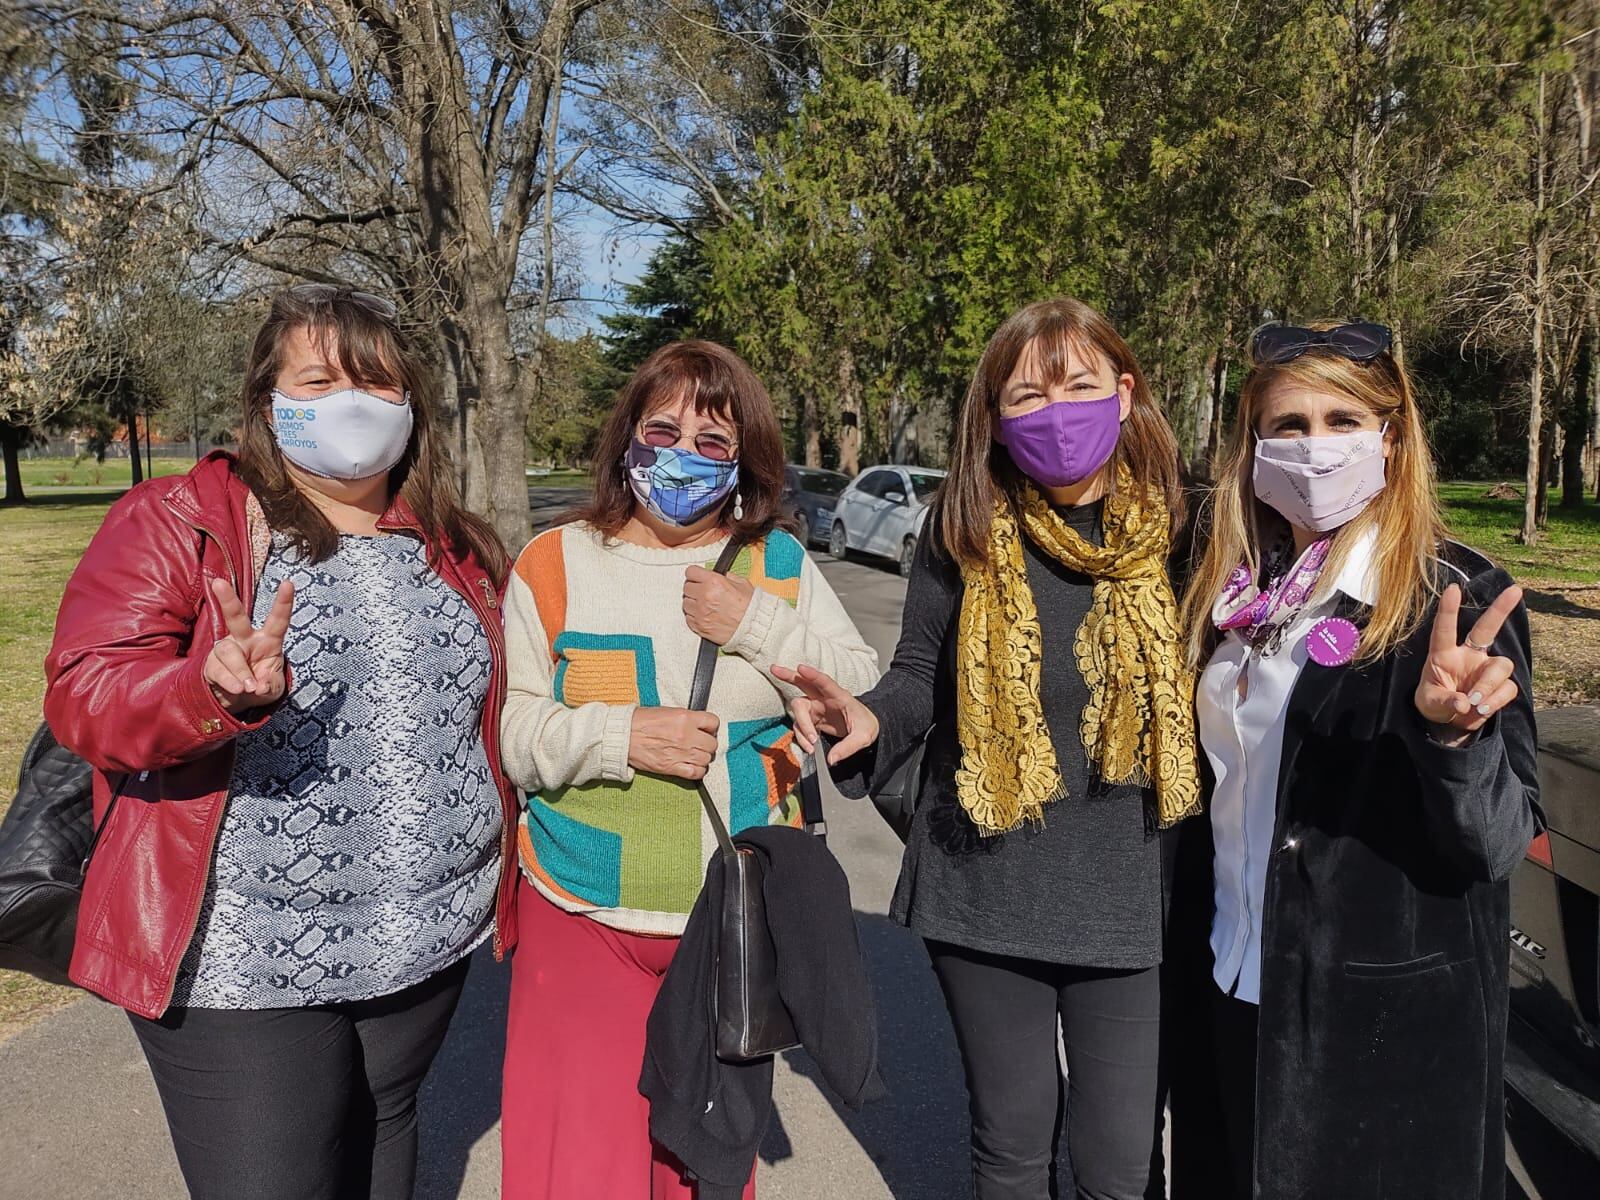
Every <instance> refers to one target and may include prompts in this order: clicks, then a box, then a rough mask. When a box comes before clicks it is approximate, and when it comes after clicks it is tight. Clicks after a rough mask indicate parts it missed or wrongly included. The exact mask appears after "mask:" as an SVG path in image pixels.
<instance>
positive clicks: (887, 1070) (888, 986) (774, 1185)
mask: <svg viewBox="0 0 1600 1200" xmlns="http://www.w3.org/2000/svg"><path fill="white" fill-rule="evenodd" d="M532 499H533V500H534V507H535V519H536V520H538V519H540V518H541V517H546V518H547V516H548V514H549V513H550V512H552V511H554V510H555V509H559V508H561V507H565V506H566V505H567V504H569V503H571V502H572V500H573V499H574V496H573V495H572V494H571V493H568V492H566V491H565V490H564V489H534V491H533V494H532ZM822 568H823V571H824V572H825V573H826V574H827V576H828V577H829V579H830V580H831V581H832V582H833V584H834V586H835V587H836V588H837V589H838V591H839V593H840V595H841V596H842V597H843V598H844V602H845V604H846V606H847V607H848V608H849V610H850V612H851V614H852V615H853V616H854V617H855V619H856V621H857V623H858V624H859V626H860V628H861V630H862V632H863V633H864V634H865V635H866V636H867V638H868V639H869V640H870V641H871V642H872V643H873V645H875V646H876V647H877V648H878V651H879V653H880V654H881V655H882V656H883V659H884V661H885V663H887V661H888V658H889V655H890V652H891V651H892V649H893V645H894V639H895V637H896V636H897V633H898V627H899V618H900V602H901V599H902V597H903V595H904V590H905V589H904V585H903V583H902V582H901V581H900V580H899V579H898V578H897V577H896V576H895V575H894V574H893V573H892V572H891V571H889V570H885V569H880V568H877V567H874V566H870V565H866V564H862V563H855V562H851V563H838V562H833V561H832V560H829V559H827V558H826V557H825V556H824V557H823V558H822ZM828 820H829V832H830V840H831V842H832V844H833V847H834V850H835V851H836V853H837V854H838V856H839V858H840V860H841V861H842V862H843V864H844V866H845V870H846V872H847V873H848V875H849V877H850V884H851V890H852V894H853V897H854V901H855V906H856V908H857V910H858V912H859V914H860V917H859V923H860V929H861V938H862V944H863V946H864V947H865V949H866V952H867V955H868V958H869V960H870V964H871V969H872V975H873V982H874V985H875V989H876V994H877V1000H878V1006H879V1013H878V1015H879V1030H880V1041H881V1046H882V1056H883V1072H884V1075H885V1078H886V1079H887V1081H888V1083H889V1086H890V1089H891V1092H892V1099H890V1100H887V1101H884V1102H882V1103H880V1104H877V1105H874V1106H871V1107H869V1109H868V1110H867V1111H866V1112H864V1113H861V1114H859V1115H853V1114H848V1113H845V1112H843V1111H842V1109H841V1107H840V1106H839V1105H837V1104H836V1102H835V1101H834V1100H833V1099H832V1098H831V1097H830V1096H829V1095H828V1094H827V1093H826V1092H825V1090H824V1087H823V1085H822V1084H821V1083H820V1081H818V1080H817V1078H816V1074H815V1071H814V1069H813V1068H812V1066H811V1064H810V1063H809V1061H807V1059H806V1058H805V1056H804V1055H803V1054H801V1053H798V1052H797V1053H793V1054H790V1055H786V1056H784V1061H783V1063H782V1064H781V1065H780V1068H779V1071H778V1073H777V1078H776V1083H775V1098H776V1108H777V1118H776V1120H775V1121H774V1122H773V1125H772V1128H771V1130H770V1132H769V1135H768V1137H767V1139H766V1142H765V1144H764V1145H763V1147H762V1166H761V1167H760V1171H759V1179H760V1188H761V1194H762V1196H763V1198H764V1200H801V1198H806V1200H815V1198H816V1197H819V1196H827V1197H830V1198H832V1200H878V1198H879V1197H894V1198H896V1200H941V1198H942V1197H948V1196H951V1195H955V1194H959V1190H960V1183H959V1181H960V1180H961V1179H962V1177H963V1173H964V1170H965V1166H964V1164H965V1162H966V1154H967V1149H966V1127H965V1119H964V1111H965V1093H964V1090H963V1087H962V1083H961V1072H960V1064H959V1061H958V1059H957V1057H956V1053H955V1048H954V1045H953V1043H952V1041H951V1038H950V1033H949V1023H948V1020H947V1019H946V1017H945V1015H944V1010H943V1006H942V1005H941V1004H940V1002H939V998H938V994H937V990H936V987H935V984H934V981H933V976H932V973H931V972H930V971H929V969H928V964H927V959H926V957H925V956H924V954H923V952H922V950H921V948H920V946H919V945H918V944H917V943H916V942H915V940H914V939H912V938H911V937H910V936H909V935H908V934H907V933H906V932H905V931H904V930H902V929H900V928H898V927H896V926H894V925H892V924H891V923H890V922H889V921H888V919H887V918H886V917H885V916H884V915H883V914H884V912H885V911H886V909H887V906H888V901H889V894H890V890H891V888H892V887H893V883H894V877H895V872H896V870H897V869H898V865H899V852H900V846H899V843H898V842H897V841H896V840H895V838H894V836H893V835H892V834H890V833H889V832H888V830H887V829H886V828H885V827H884V826H883V825H882V823H881V822H880V821H879V820H878V818H877V817H876V815H875V814H874V813H873V811H872V810H871V808H870V806H867V805H857V804H850V803H847V802H845V801H843V800H842V799H840V798H839V797H837V796H836V795H835V796H833V797H832V798H831V803H830V805H829V811H828ZM508 978H509V975H508V971H507V970H506V968H505V967H504V966H501V965H497V964H496V963H495V962H494V960H493V958H492V957H490V956H489V955H488V954H487V953H480V954H479V955H478V958H477V960H476V961H475V962H474V964H473V971H472V976H471V980H470V983H469V985H468V989H467V994H466V996H465V998H464V999H463V1002H462V1007H461V1010H460V1012H459V1015H458V1016H457V1018H456V1020H455V1023H454V1025H453V1026H452V1028H451V1032H450V1036H449V1038H448V1039H447V1041H446V1042H445V1046H444V1049H443V1050H442V1051H441V1053H440V1057H439V1060H438V1062H437V1063H436V1065H435V1067H434V1069H433V1072H432V1074H431V1075H430V1076H429V1079H428V1082H427V1085H426V1086H425V1088H424V1091H423V1096H422V1126H423V1129H424V1137H423V1147H422V1161H421V1179H420V1183H419V1186H418V1189H417V1196H418V1197H419V1200H457V1198H459V1200H490V1198H492V1197H495V1196H498V1194H499V1186H498V1185H499V1158H500V1155H499V1130H498V1125H497V1121H498V1110H499V1102H498V1095H497V1088H498V1081H499V1077H500V1040H501V1029H502V1026H503V1019H504V1016H503V1015H504V1010H505V994H506V985H507V981H508ZM0 1080H3V1081H4V1094H5V1103H4V1105H3V1106H0V1147H4V1148H5V1161H4V1163H3V1164H0V1200H86V1198H87V1200H99V1198H102V1197H104V1198H107V1200H109V1198H112V1197H115V1198H116V1200H173V1198H175V1197H181V1196H182V1195H183V1194H184V1193H183V1188H182V1184H181V1180H180V1178H179V1176H178V1172H177V1166H176V1163H175V1161H174V1159H173V1157H172V1150H171V1147H170V1144H169V1142H168V1139H167V1134H166V1128H165V1124H164V1121H163V1118H162V1114H161V1107H160V1103H159V1101H158V1099H157V1097H156V1094H155V1090H154V1087H153V1085H152V1082H151V1079H150V1073H149V1071H148V1069H147V1068H146V1067H145V1064H144V1059H143V1057H142V1056H141V1055H140V1053H139V1050H138V1047H137V1045H136V1043H135V1042H134V1039H133V1036H132V1033H131V1032H130V1030H129V1028H128V1025H127V1019H126V1018H125V1017H124V1016H123V1015H122V1013H121V1012H120V1011H119V1010H118V1009H116V1008H114V1007H112V1006H110V1005H108V1004H104V1003H102V1002H100V1001H98V1000H94V999H92V998H86V999H84V1000H82V1001H80V1002H78V1003H76V1004H74V1005H72V1006H71V1007H69V1008H67V1009H65V1010H63V1011H61V1012H59V1013H56V1014H55V1015H53V1016H51V1017H49V1018H47V1019H46V1020H44V1021H43V1022H41V1023H40V1024H38V1025H37V1026H35V1027H33V1028H32V1029H30V1030H27V1031H25V1032H24V1033H21V1034H19V1035H17V1036H16V1037H15V1038H13V1039H11V1040H10V1041H9V1042H6V1043H5V1044H4V1045H0Z"/></svg>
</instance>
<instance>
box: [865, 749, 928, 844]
mask: <svg viewBox="0 0 1600 1200" xmlns="http://www.w3.org/2000/svg"><path fill="white" fill-rule="evenodd" d="M934 728H937V727H936V726H935V727H930V728H929V730H928V732H927V733H925V734H923V735H922V736H921V737H920V738H918V739H917V740H916V741H914V742H912V743H911V747H910V749H908V750H907V751H906V752H905V753H904V754H903V755H901V757H900V761H899V762H898V763H896V764H895V767H894V770H892V771H891V772H889V777H888V778H887V779H885V780H884V781H883V785H882V786H881V787H879V788H877V789H875V790H874V791H873V793H872V805H873V807H874V808H876V809H877V810H878V815H879V816H880V817H882V818H883V819H884V821H885V822H886V823H887V824H888V826H889V828H890V829H892V830H894V832H895V836H897V837H898V838H899V839H900V840H901V841H902V842H907V841H910V839H911V819H912V818H913V817H914V816H916V814H917V801H918V799H919V798H920V797H921V795H922V785H923V777H922V772H923V763H924V762H925V760H926V759H927V757H928V739H929V738H931V737H932V736H933V730H934Z"/></svg>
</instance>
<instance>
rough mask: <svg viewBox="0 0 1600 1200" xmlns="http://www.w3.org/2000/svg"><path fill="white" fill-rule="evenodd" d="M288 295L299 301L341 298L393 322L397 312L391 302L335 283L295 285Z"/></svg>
mask: <svg viewBox="0 0 1600 1200" xmlns="http://www.w3.org/2000/svg"><path fill="white" fill-rule="evenodd" d="M289 294H290V295H292V296H294V297H296V298H297V299H300V300H331V299H334V298H335V297H339V296H343V297H346V298H347V299H350V300H354V301H355V302H356V303H357V304H359V305H361V306H362V307H363V308H367V309H371V310H372V311H373V312H375V313H377V314H378V315H379V316H381V317H383V318H385V319H386V320H390V321H392V320H394V318H395V313H396V311H397V310H396V309H395V306H394V301H393V300H386V299H384V297H382V296H375V295H373V294H372V293H371V292H361V291H357V290H356V289H355V288H350V287H344V286H343V285H341V284H335V283H297V284H295V285H294V286H293V287H291V288H290V289H289Z"/></svg>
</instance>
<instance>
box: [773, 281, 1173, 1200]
mask: <svg viewBox="0 0 1600 1200" xmlns="http://www.w3.org/2000/svg"><path fill="white" fill-rule="evenodd" d="M1181 522H1182V491H1181V486H1180V481H1179V470H1178V449H1177V443H1176V441H1175V440H1174V438H1173V435H1172V431H1171V429H1170V428H1169V427H1168V425H1167V423H1166V420H1165V419H1164V418H1163V416H1162V415H1161V411H1160V409H1159V408H1158V407H1157V405H1156V403H1155V401H1154V399H1153V398H1152V396H1151V394H1150V391H1149V389H1148V388H1147V386H1146V385H1145V382H1144V377H1143V375H1142V374H1141V373H1140V371H1139V367H1138V364H1137V362H1136V361H1135V360H1134V357H1133V353H1132V351H1131V350H1129V348H1128V346H1127V343H1126V342H1124V341H1123V340H1122V338H1121V337H1120V336H1119V335H1118V334H1117V332H1116V330H1114V329H1113V328H1112V327H1111V325H1110V324H1109V323H1108V322H1107V321H1106V319H1105V318H1104V317H1103V316H1101V315H1100V314H1099V313H1098V312H1096V311H1094V310H1093V309H1092V308H1090V307H1089V306H1087V305H1085V304H1082V303H1080V302H1078V301H1076V300H1070V299H1054V300H1047V301H1043V302H1040V303H1037V304H1032V305H1030V306H1028V307H1027V308H1024V309H1023V310H1021V311H1020V312H1018V313H1016V314H1015V315H1014V316H1012V317H1011V318H1010V319H1008V320H1007V321H1006V322H1005V323H1004V324H1002V325H1001V326H1000V328H999V329H998V330H996V332H995V334H994V336H993V337H992V338H991V339H990V341H989V344H988V346H987V347H986V349H985V350H984V352H983V356H982V358H981V360H980V361H979V364H978V369H977V372H976V374H975V376H974V378H973V381H972V384H971V386H970V387H969V388H968V391H967V395H966V399H965V401H964V402H963V406H962V410H961V414H960V416H959V418H958V427H957V429H956V433H955V444H954V446H953V449H952V454H951V463H950V475H949V478H948V479H947V480H946V482H945V484H944V486H943V489H942V490H941V492H940V495H939V497H938V499H937V501H936V503H935V506H934V509H933V512H932V513H931V514H930V517H929V520H928V523H927V526H926V528H925V530H924V532H923V535H922V537H921V540H920V544H919V546H918V550H917V556H916V560H915V565H914V567H913V570H912V575H911V580H910V584H909V587H908V590H907V594H906V602H905V611H904V614H903V618H902V623H901V635H900V642H899V645H898V647H897V648H896V650H895V656H894V663H893V665H892V666H891V667H890V669H889V672H888V674H887V675H886V676H884V679H883V681H882V683H880V684H879V685H878V686H877V687H875V688H874V689H872V691H870V692H868V693H866V694H865V695H863V696H861V697H859V698H856V697H853V696H850V695H849V694H848V693H846V692H845V691H844V690H843V689H841V688H840V687H838V685H837V684H835V683H834V682H833V681H832V680H831V679H829V678H828V677H827V676H825V675H823V674H821V673H820V672H818V671H816V670H814V669H812V668H810V667H805V666H802V667H801V668H799V670H798V671H796V672H794V673H792V674H790V673H784V675H783V677H784V678H786V679H787V680H788V681H789V682H791V683H793V684H794V686H795V687H796V688H798V689H799V690H800V692H801V693H802V694H801V695H800V696H799V697H798V698H797V699H796V700H795V701H794V702H793V704H792V706H791V708H792V712H793V714H794V717H795V732H796V736H797V738H798V739H799V740H800V742H801V744H802V746H803V747H805V748H807V749H809V747H810V746H811V745H812V744H814V743H815V742H816V741H817V740H818V739H819V738H821V739H826V740H828V741H831V742H833V743H834V744H833V745H832V747H831V749H830V752H829V755H828V761H829V763H830V765H831V766H832V768H833V776H834V780H835V782H836V783H837V784H838V785H839V786H840V788H841V790H842V791H844V792H845V794H846V795H857V796H859V795H862V794H865V793H867V792H870V791H875V790H876V789H878V788H880V787H882V786H883V784H884V782H885V781H886V780H887V779H888V778H889V776H890V775H891V774H892V773H893V772H894V771H895V769H896V768H897V767H899V766H900V765H901V764H902V763H903V761H904V760H905V759H906V758H907V756H908V755H910V754H911V753H912V752H913V751H914V750H916V749H918V748H920V747H923V746H925V747H926V752H925V756H924V759H923V762H922V767H921V777H920V781H919V786H917V788H916V790H917V799H916V804H915V809H914V812H913V814H912V817H911V823H910V831H909V835H908V841H907V846H906V853H905V859H904V863H903V866H902V869H901V874H900V880H899V884H898V886H897V888H896V890H895V897H894V903H893V908H892V915H893V916H894V917H895V919H897V920H898V921H900V922H901V923H903V924H905V925H907V926H909V927H910V928H911V929H912V930H913V931H914V932H916V933H918V934H920V935H921V936H922V938H923V939H924V941H925V942H926V944H927V948H928V952H929V955H930V957H931V959H932V962H933V968H934V972H935V974H936V975H937V976H938V979H939V983H940V986H941V988H942V989H943V992H944V996H945V1001H946V1004H947V1005H948V1007H949V1010H950V1015H951V1019H952V1021H953V1023H954V1026H955V1032H956V1040H957V1044H958V1045H959V1047H960V1050H961V1057H962V1062H963V1065H964V1067H965V1071H966V1078H967V1090H968V1094H969V1097H970V1100H971V1116H972V1178H973V1192H974V1195H975V1196H976V1197H978V1198H979V1200H999V1198H1002V1197H1003V1198H1005V1200H1012V1198H1016V1200H1023V1198H1026V1200H1044V1197H1047V1196H1053V1195H1057V1194H1058V1191H1057V1189H1058V1187H1059V1189H1060V1191H1059V1194H1061V1195H1068V1194H1075V1195H1077V1196H1079V1197H1096V1198H1105V1200H1137V1198H1139V1197H1143V1196H1144V1195H1145V1188H1146V1185H1147V1181H1148V1176H1149V1173H1150V1164H1151V1156H1152V1155H1151V1152H1152V1142H1153V1140H1154V1133H1155V1129H1156V1112H1157V1103H1156V1092H1157V1080H1156V1060H1157V1042H1158V1026H1159V1008H1160V994H1159V992H1160V989H1159V983H1158V971H1157V967H1158V964H1159V963H1160V961H1161V945H1162V923H1163V903H1162V855H1161V842H1160V838H1159V836H1158V834H1159V831H1160V830H1161V829H1162V828H1164V827H1167V826H1170V825H1173V824H1175V823H1176V822H1178V821H1180V820H1182V819H1183V818H1184V817H1187V816H1189V815H1191V814H1193V813H1195V812H1197V811H1199V808H1200V800H1201V789H1200V779H1199V774H1198V769H1197V758H1196V745H1195V728H1194V711H1193V695H1194V691H1193V678H1192V676H1191V674H1190V672H1189V669H1188V667H1187V666H1186V664H1185V660H1184V655H1183V647H1182V644H1181V638H1180V634H1179V629H1178V623H1177V613H1176V605H1175V602H1174V598H1173V589H1172V584H1171V582H1170V581H1169V578H1168V566H1167V560H1168V556H1169V552H1170V547H1171V545H1172V541H1173V536H1174V533H1175V532H1176V531H1177V530H1178V528H1179V527H1180V525H1181ZM1058 1023H1059V1026H1060V1029H1061V1032H1062V1035H1063V1040H1064V1045H1065V1049H1066V1058H1067V1078H1068V1083H1067V1089H1066V1091H1067V1092H1068V1093H1069V1094H1067V1095H1063V1088H1062V1082H1061V1075H1060V1071H1059V1068H1058V1067H1057V1058H1056V1032H1057V1026H1058ZM1063 1102H1065V1103H1066V1110H1067V1121H1068V1129H1067V1138H1068V1154H1067V1157H1068V1159H1069V1160H1070V1163H1071V1170H1072V1176H1073V1185H1074V1187H1075V1189H1076V1190H1075V1193H1074V1192H1069V1191H1067V1189H1066V1181H1065V1179H1061V1180H1057V1179H1056V1164H1055V1161H1054V1144H1055V1134H1056V1128H1057V1122H1058V1120H1059V1119H1060V1110H1061V1107H1062V1104H1063ZM1063 1174H1064V1173H1063Z"/></svg>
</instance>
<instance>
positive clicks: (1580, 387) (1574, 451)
mask: <svg viewBox="0 0 1600 1200" xmlns="http://www.w3.org/2000/svg"><path fill="white" fill-rule="evenodd" d="M1594 341H1595V335H1594V324H1593V322H1592V321H1591V322H1590V323H1589V324H1588V325H1587V327H1586V328H1585V329H1584V333H1583V342H1582V344H1581V345H1580V346H1579V348H1578V363H1577V366H1576V368H1575V369H1574V370H1573V373H1572V375H1573V377H1572V399H1571V401H1570V402H1569V405H1568V408H1567V420H1566V422H1565V424H1566V440H1565V442H1564V443H1563V448H1564V449H1563V455H1562V463H1561V507H1562V508H1581V507H1583V483H1584V478H1585V476H1584V458H1585V452H1586V448H1587V447H1586V442H1587V440H1588V434H1589V419H1590V415H1591V414H1590V412H1589V405H1590V402H1591V401H1590V390H1591V386H1592V385H1591V383H1590V376H1592V375H1593V374H1594Z"/></svg>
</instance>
